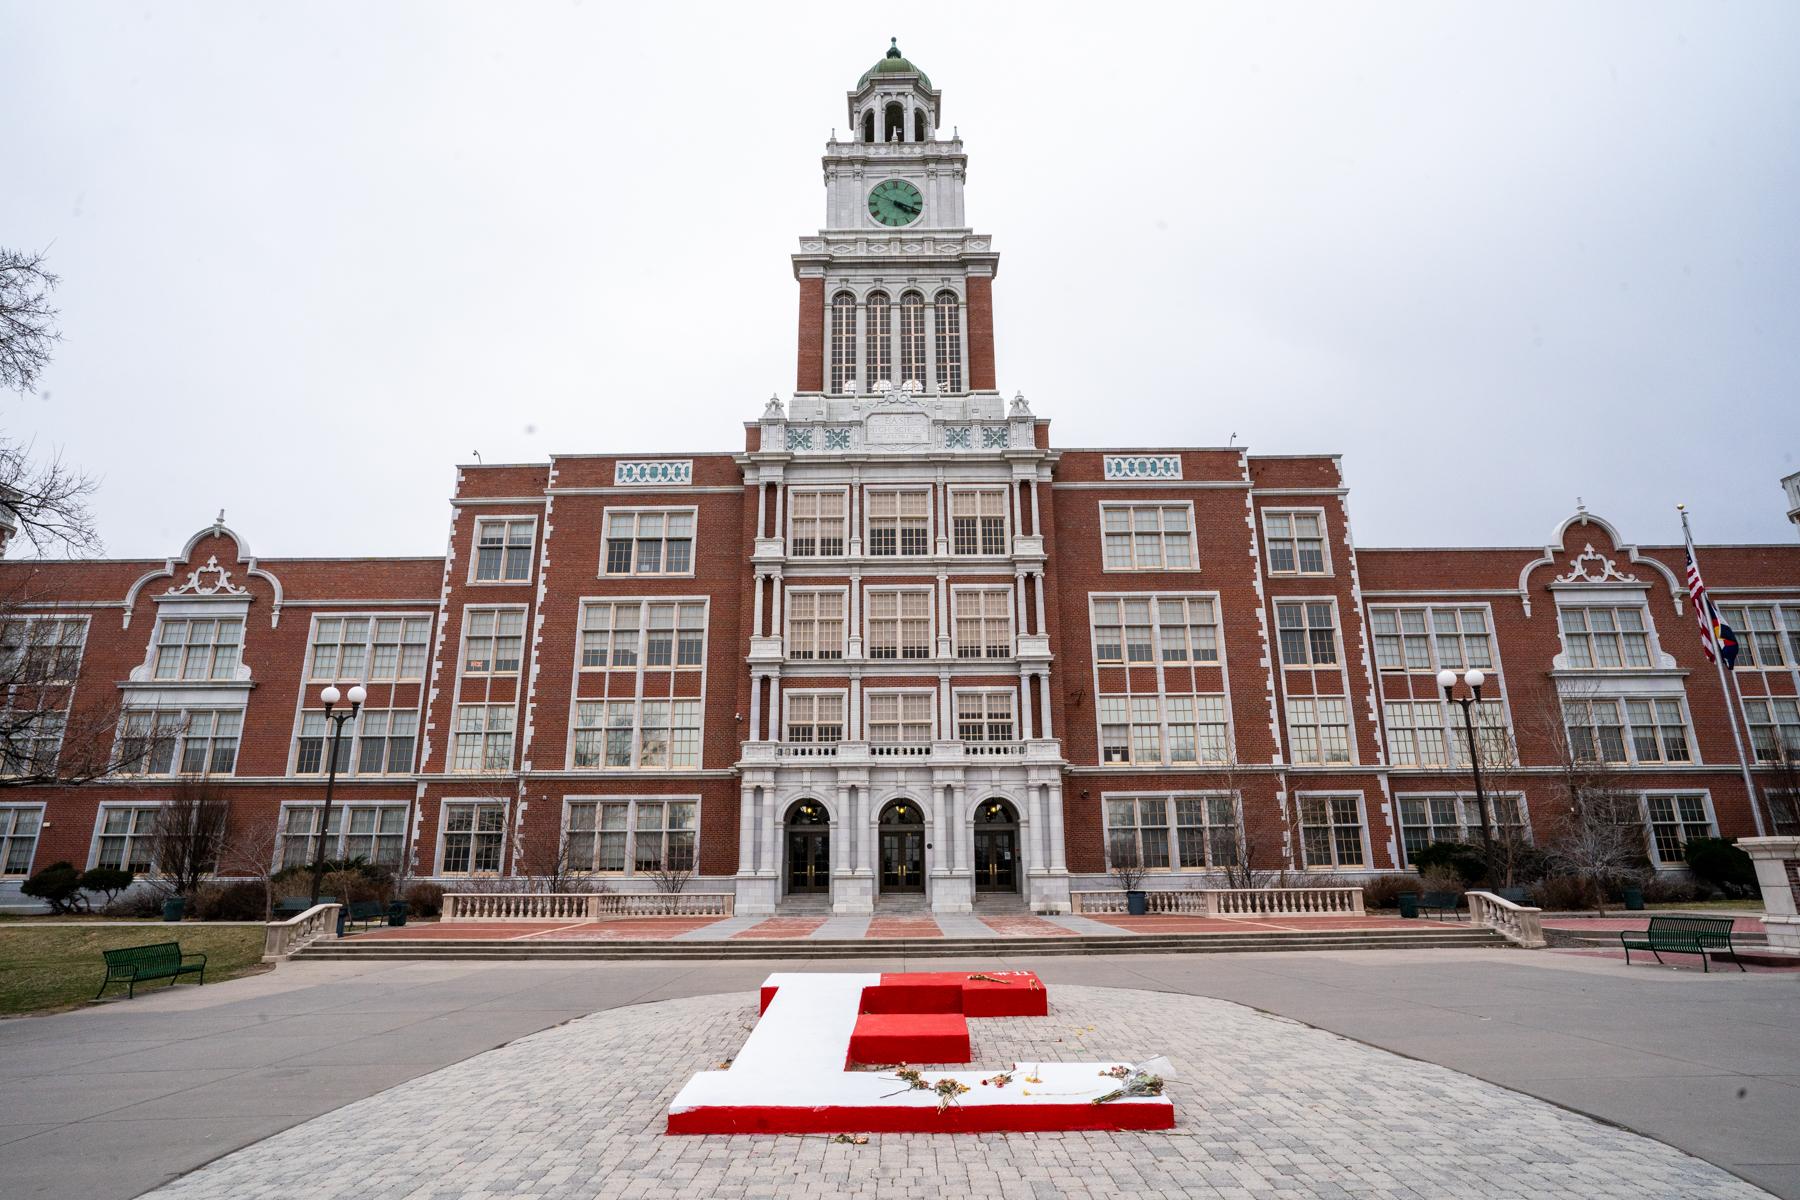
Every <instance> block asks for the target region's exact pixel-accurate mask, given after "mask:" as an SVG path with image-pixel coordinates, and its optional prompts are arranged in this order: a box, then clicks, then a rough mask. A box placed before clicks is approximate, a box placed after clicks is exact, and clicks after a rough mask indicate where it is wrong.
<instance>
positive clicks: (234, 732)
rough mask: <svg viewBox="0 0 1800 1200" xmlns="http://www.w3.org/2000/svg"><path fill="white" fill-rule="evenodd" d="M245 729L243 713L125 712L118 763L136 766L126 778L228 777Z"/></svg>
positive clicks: (188, 711)
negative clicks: (179, 775) (177, 771)
mask: <svg viewBox="0 0 1800 1200" xmlns="http://www.w3.org/2000/svg"><path fill="white" fill-rule="evenodd" d="M243 725H244V711H243V710H242V709H184V710H182V711H180V712H170V711H167V710H162V711H157V710H153V709H147V708H134V709H127V710H126V711H125V714H124V719H123V720H122V721H121V722H120V730H119V761H120V762H121V763H127V762H129V763H133V764H135V765H134V766H132V767H130V768H128V769H127V770H126V771H125V772H124V773H126V774H137V775H167V774H170V773H171V772H172V771H175V770H179V771H180V772H181V773H182V774H184V775H229V774H230V773H231V771H232V769H233V768H234V767H235V766H236V765H237V751H238V734H239V733H240V732H241V731H242V730H243ZM177 764H179V766H177Z"/></svg>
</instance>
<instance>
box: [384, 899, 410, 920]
mask: <svg viewBox="0 0 1800 1200" xmlns="http://www.w3.org/2000/svg"><path fill="white" fill-rule="evenodd" d="M388 924H389V925H404V924H406V901H404V900H396V901H394V902H393V903H392V904H390V905H388Z"/></svg>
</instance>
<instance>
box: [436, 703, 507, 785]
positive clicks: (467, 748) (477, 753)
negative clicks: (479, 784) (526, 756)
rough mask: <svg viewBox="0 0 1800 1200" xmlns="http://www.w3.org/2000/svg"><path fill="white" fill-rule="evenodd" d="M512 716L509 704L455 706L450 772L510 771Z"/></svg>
mask: <svg viewBox="0 0 1800 1200" xmlns="http://www.w3.org/2000/svg"><path fill="white" fill-rule="evenodd" d="M516 715H517V714H516V713H515V712H514V711H513V706H512V705H510V704H461V705H458V706H457V709H456V733H455V742H454V756H453V758H452V760H451V765H450V769H451V770H452V771H461V772H479V771H505V770H508V769H509V768H511V766H512V751H513V725H514V720H515V717H516Z"/></svg>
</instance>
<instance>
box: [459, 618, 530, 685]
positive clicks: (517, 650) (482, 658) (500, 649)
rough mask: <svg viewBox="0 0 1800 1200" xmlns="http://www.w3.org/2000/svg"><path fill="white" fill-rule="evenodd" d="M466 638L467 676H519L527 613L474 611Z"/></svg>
mask: <svg viewBox="0 0 1800 1200" xmlns="http://www.w3.org/2000/svg"><path fill="white" fill-rule="evenodd" d="M466 620H467V621H468V632H467V633H465V634H464V635H463V674H464V675H517V674H518V673H519V658H520V655H521V653H522V652H523V649H524V646H525V610H524V609H522V608H471V609H469V610H468V613H467V616H466Z"/></svg>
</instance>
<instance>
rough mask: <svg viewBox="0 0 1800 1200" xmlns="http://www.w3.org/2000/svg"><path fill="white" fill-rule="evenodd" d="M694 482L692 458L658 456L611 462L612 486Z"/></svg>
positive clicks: (654, 485) (664, 484) (644, 485)
mask: <svg viewBox="0 0 1800 1200" xmlns="http://www.w3.org/2000/svg"><path fill="white" fill-rule="evenodd" d="M692 482H694V460H693V459H691V458H659V459H633V460H631V461H625V460H621V461H619V462H616V463H614V464H613V486H614V487H661V486H668V485H676V486H680V485H684V484H690V483H692Z"/></svg>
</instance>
